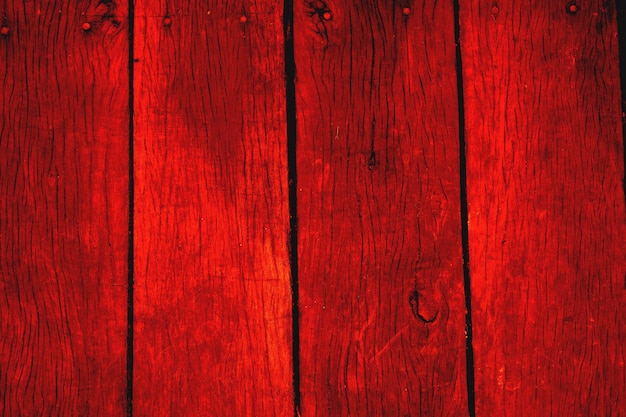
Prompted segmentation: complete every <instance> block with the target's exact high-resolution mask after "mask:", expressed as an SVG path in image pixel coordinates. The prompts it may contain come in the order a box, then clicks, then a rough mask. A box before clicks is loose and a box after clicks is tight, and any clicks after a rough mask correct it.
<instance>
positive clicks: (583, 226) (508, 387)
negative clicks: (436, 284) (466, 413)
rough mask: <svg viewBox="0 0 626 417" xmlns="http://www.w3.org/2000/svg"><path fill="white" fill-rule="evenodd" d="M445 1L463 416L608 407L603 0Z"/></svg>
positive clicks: (621, 389) (613, 116)
mask: <svg viewBox="0 0 626 417" xmlns="http://www.w3.org/2000/svg"><path fill="white" fill-rule="evenodd" d="M460 3H461V5H460V10H461V19H460V26H461V30H462V32H461V45H462V56H463V68H464V74H463V84H464V86H465V91H464V93H465V103H466V113H465V118H466V142H467V183H468V209H469V237H470V240H469V243H470V261H471V265H470V267H471V268H470V269H471V273H470V276H471V282H472V285H471V293H472V307H473V311H472V314H473V324H474V349H475V366H476V368H475V370H476V408H477V413H476V415H477V416H478V417H486V416H503V417H507V416H524V417H529V416H547V415H550V416H555V417H556V416H598V417H599V416H603V417H610V416H615V417H617V416H624V415H626V373H625V368H624V360H625V358H626V352H625V350H626V303H625V301H626V288H625V281H624V276H625V272H626V271H625V270H624V265H625V262H624V261H625V256H624V255H625V253H624V251H625V246H626V245H624V243H625V242H624V236H626V228H625V222H624V220H625V218H624V213H625V208H624V194H623V190H622V183H621V181H622V178H623V175H624V166H623V138H622V133H621V132H622V127H621V124H620V80H619V68H618V44H617V41H618V39H617V27H616V22H615V14H614V9H615V6H614V4H613V3H609V2H603V1H600V0H594V1H592V0H585V1H579V2H577V4H578V11H577V13H574V14H572V13H568V6H567V4H568V3H567V2H565V1H558V2H557V1H548V0H546V1H533V2H530V3H529V2H525V1H512V2H508V3H504V2H503V3H502V4H500V5H499V6H497V7H496V8H493V6H492V4H491V3H489V4H487V3H486V2H480V4H479V3H478V2H473V1H461V2H460Z"/></svg>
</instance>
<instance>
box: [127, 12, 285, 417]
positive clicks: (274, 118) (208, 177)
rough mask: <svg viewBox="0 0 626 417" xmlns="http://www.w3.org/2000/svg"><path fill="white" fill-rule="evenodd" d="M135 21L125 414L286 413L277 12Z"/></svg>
mask: <svg viewBox="0 0 626 417" xmlns="http://www.w3.org/2000/svg"><path fill="white" fill-rule="evenodd" d="M135 11H136V31H135V41H136V47H135V55H136V63H135V77H136V78H135V186H136V188H135V192H136V201H135V255H136V257H135V282H136V286H135V296H136V298H135V353H134V363H135V377H134V408H135V415H136V416H195V415H207V416H228V415H231V416H281V417H282V416H287V415H291V414H293V389H292V359H291V349H292V348H291V340H292V339H291V292H290V269H289V252H288V232H289V230H288V229H289V207H288V206H289V202H288V184H287V148H286V133H285V132H286V127H285V126H286V122H285V107H286V105H285V77H284V60H283V51H284V43H283V25H282V20H281V14H282V7H277V6H276V5H275V4H274V3H273V2H270V1H228V2H226V1H215V2H210V3H207V2H204V1H191V2H187V1H182V0H181V1H169V2H162V1H157V0H138V1H137V3H136V9H135ZM166 16H167V17H169V20H168V19H166ZM242 16H245V19H242Z"/></svg>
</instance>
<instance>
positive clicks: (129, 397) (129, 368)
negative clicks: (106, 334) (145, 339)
mask: <svg viewBox="0 0 626 417" xmlns="http://www.w3.org/2000/svg"><path fill="white" fill-rule="evenodd" d="M134 32H135V4H134V0H128V113H129V122H128V298H127V306H128V310H127V320H128V324H127V325H128V327H127V333H126V349H127V350H126V415H127V416H128V417H132V415H133V352H134V336H135V335H134V314H135V294H134V291H135V276H134V272H135V265H134V259H135V256H134V255H135V253H134V245H135V238H134V222H135V163H134V161H135V149H134V144H133V141H134V138H135V126H134V117H135V95H134V84H135V69H134V66H135V43H134V42H135V33H134Z"/></svg>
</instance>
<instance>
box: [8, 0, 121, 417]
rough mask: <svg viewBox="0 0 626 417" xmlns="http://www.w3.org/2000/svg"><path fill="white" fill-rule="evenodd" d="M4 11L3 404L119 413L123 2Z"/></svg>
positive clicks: (13, 410) (20, 409)
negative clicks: (89, 24) (89, 23)
mask: <svg viewBox="0 0 626 417" xmlns="http://www.w3.org/2000/svg"><path fill="white" fill-rule="evenodd" d="M0 9H1V10H3V12H4V14H3V15H2V17H3V18H4V19H3V20H2V21H1V22H0V25H2V26H3V27H4V28H5V29H2V30H1V31H0V33H1V35H0V56H1V57H2V58H1V60H2V63H1V64H0V83H1V85H2V87H1V89H0V109H1V111H0V195H1V196H2V197H0V239H1V241H2V243H1V244H0V293H1V294H2V296H1V297H0V323H1V328H0V329H1V330H0V415H3V416H79V415H80V416H122V415H125V407H126V406H125V389H126V310H127V307H126V304H127V303H126V299H127V284H126V283H127V277H128V262H127V260H128V235H127V232H128V124H129V111H128V37H127V33H128V32H127V19H126V9H127V6H125V5H124V4H123V2H121V3H118V4H109V5H105V4H100V5H98V3H97V2H96V1H72V2H62V3H59V2H56V3H55V2H43V1H27V2H23V1H5V2H2V3H0ZM109 13H110V16H105V15H107V14H109ZM86 22H91V26H90V30H88V31H83V29H82V28H81V25H83V24H84V23H86Z"/></svg>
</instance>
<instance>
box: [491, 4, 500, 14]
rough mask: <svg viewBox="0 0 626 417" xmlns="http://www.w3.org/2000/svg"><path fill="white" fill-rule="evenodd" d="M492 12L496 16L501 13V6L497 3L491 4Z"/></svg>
mask: <svg viewBox="0 0 626 417" xmlns="http://www.w3.org/2000/svg"><path fill="white" fill-rule="evenodd" d="M491 14H492V15H493V16H494V17H495V16H497V15H499V14H500V7H498V5H497V4H495V3H494V4H493V5H492V6H491Z"/></svg>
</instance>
